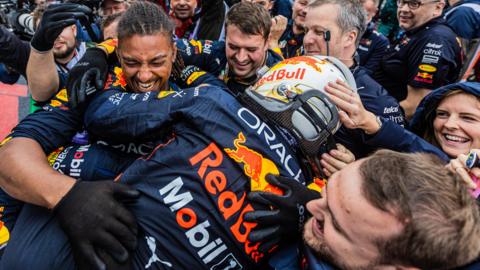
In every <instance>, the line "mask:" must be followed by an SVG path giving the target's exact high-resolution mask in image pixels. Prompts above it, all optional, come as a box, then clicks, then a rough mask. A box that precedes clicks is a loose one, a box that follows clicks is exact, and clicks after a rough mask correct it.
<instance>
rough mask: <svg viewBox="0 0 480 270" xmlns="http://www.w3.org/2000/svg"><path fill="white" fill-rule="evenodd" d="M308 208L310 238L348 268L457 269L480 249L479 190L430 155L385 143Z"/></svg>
mask: <svg viewBox="0 0 480 270" xmlns="http://www.w3.org/2000/svg"><path fill="white" fill-rule="evenodd" d="M426 194H428V196H427V195H426ZM427 197H428V198H427ZM307 209H308V210H309V212H310V213H311V214H312V215H313V218H311V219H310V220H309V221H308V222H307V223H306V225H305V231H304V239H305V242H306V243H307V245H308V246H309V247H310V248H311V249H312V250H313V251H314V253H316V255H317V256H318V257H319V258H321V259H322V260H326V261H329V262H331V263H333V264H335V265H337V266H339V267H340V268H341V269H387V268H388V267H390V269H407V268H408V269H410V268H421V269H452V268H455V267H459V266H462V265H465V264H467V263H469V262H471V261H473V260H474V259H475V258H476V257H477V256H478V254H479V252H480V242H479V239H480V228H479V227H478V222H480V213H479V209H478V207H477V206H476V203H475V201H474V199H473V197H472V196H470V194H469V193H468V191H467V188H466V187H465V186H464V185H463V184H462V183H461V180H460V179H457V177H456V176H455V175H454V174H452V173H450V172H447V169H446V168H445V167H444V166H443V165H442V163H441V162H438V160H437V159H436V158H435V157H433V156H430V155H427V154H402V153H397V152H393V151H387V150H383V151H379V152H377V153H375V154H374V155H372V156H371V157H369V158H367V159H363V160H359V161H357V162H354V163H352V164H351V165H349V166H348V167H346V168H345V169H344V170H342V171H340V172H338V173H336V174H334V175H333V176H332V177H331V178H330V179H329V182H328V186H327V188H326V189H325V190H324V192H323V197H322V198H321V199H317V200H313V201H310V202H309V203H308V204H307Z"/></svg>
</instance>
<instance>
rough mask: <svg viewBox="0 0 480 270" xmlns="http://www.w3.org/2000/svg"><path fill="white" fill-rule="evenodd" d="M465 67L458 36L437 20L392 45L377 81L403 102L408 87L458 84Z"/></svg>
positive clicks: (433, 87) (410, 32) (412, 31)
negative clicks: (458, 78)
mask: <svg viewBox="0 0 480 270" xmlns="http://www.w3.org/2000/svg"><path fill="white" fill-rule="evenodd" d="M461 64H462V61H461V48H460V44H459V41H458V40H457V38H456V35H455V33H454V32H453V31H452V29H450V27H448V26H447V25H446V23H445V20H444V19H442V18H440V17H437V18H434V19H432V20H430V21H429V22H427V23H426V24H424V25H422V26H420V27H418V28H416V29H413V30H410V31H406V32H405V34H404V35H403V37H402V38H400V39H399V40H398V41H397V42H395V43H394V44H392V45H391V46H390V48H389V49H388V50H387V53H386V54H385V55H384V56H383V58H382V61H381V69H380V70H379V71H378V72H376V73H375V74H374V76H373V78H374V79H375V80H376V81H377V82H379V83H380V84H381V85H382V86H383V87H385V88H386V89H387V90H388V92H389V93H390V94H391V95H392V96H393V97H395V98H396V99H397V100H398V101H401V100H404V99H405V98H406V97H407V85H410V86H412V87H416V88H427V89H435V88H438V87H440V86H442V85H445V84H449V83H452V82H454V81H455V80H456V79H457V77H458V73H459V71H460V68H461Z"/></svg>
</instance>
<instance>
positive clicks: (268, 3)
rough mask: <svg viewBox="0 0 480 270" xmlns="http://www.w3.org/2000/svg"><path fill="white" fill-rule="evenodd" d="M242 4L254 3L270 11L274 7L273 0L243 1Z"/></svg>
mask: <svg viewBox="0 0 480 270" xmlns="http://www.w3.org/2000/svg"><path fill="white" fill-rule="evenodd" d="M242 2H253V3H256V4H259V5H260V6H262V7H264V8H265V9H266V10H268V11H270V10H271V9H272V7H273V1H272V0H242Z"/></svg>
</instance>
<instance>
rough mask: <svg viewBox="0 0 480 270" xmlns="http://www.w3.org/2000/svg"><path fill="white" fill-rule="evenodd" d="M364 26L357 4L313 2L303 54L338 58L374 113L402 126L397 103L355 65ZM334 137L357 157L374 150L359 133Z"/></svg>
mask: <svg viewBox="0 0 480 270" xmlns="http://www.w3.org/2000/svg"><path fill="white" fill-rule="evenodd" d="M365 27H366V16H365V11H364V9H363V7H362V5H361V4H360V3H357V2H352V1H348V0H315V1H312V2H310V4H309V5H308V8H307V16H306V18H305V31H306V33H305V38H304V46H305V53H306V54H307V55H331V56H334V57H336V58H338V59H340V61H342V62H343V63H344V64H345V65H346V66H347V67H349V68H350V70H351V71H352V73H353V76H354V78H355V81H356V83H357V89H358V94H359V95H360V97H361V99H362V101H363V103H364V104H365V106H366V107H368V108H369V110H371V111H372V112H373V113H374V114H375V115H378V116H381V117H384V118H388V119H390V120H392V121H394V122H396V123H398V124H400V125H402V124H403V123H404V121H403V115H402V112H401V110H400V107H399V105H398V102H397V101H396V100H395V99H394V98H393V97H391V96H390V95H388V93H387V92H386V90H385V89H384V88H383V87H381V86H380V85H379V84H378V83H376V82H375V81H374V80H373V79H372V78H371V77H370V76H369V75H368V71H367V70H366V69H365V68H364V67H361V66H358V62H356V60H355V58H354V55H355V51H356V48H357V45H358V43H359V41H360V39H361V36H362V33H363V32H364V31H365ZM335 137H336V139H337V140H338V141H339V142H340V143H342V144H343V145H345V146H346V147H347V148H348V149H350V150H351V151H352V152H353V153H354V155H355V156H356V157H357V158H359V157H363V156H366V155H367V154H368V153H369V152H371V151H372V150H373V148H371V147H368V146H365V144H364V142H363V135H362V134H361V132H360V133H358V132H357V131H348V130H345V129H341V130H340V131H339V132H337V134H336V136H335Z"/></svg>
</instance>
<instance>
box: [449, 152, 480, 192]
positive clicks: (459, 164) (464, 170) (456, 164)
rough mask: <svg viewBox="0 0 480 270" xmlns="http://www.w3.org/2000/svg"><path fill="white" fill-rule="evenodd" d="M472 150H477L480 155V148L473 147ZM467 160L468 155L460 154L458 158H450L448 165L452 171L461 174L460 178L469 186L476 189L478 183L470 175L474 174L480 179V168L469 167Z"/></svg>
mask: <svg viewBox="0 0 480 270" xmlns="http://www.w3.org/2000/svg"><path fill="white" fill-rule="evenodd" d="M470 152H475V153H477V155H480V149H472V150H471V151H470ZM466 161H467V155H465V154H460V155H459V156H458V157H457V158H456V159H452V160H450V163H448V164H447V165H446V167H447V169H448V170H449V171H451V172H452V173H455V174H457V175H458V176H460V179H462V180H463V181H464V183H465V184H466V185H467V186H468V188H470V189H475V188H477V184H476V183H475V182H474V181H473V179H472V177H471V176H470V175H473V176H475V177H476V178H479V179H480V168H478V167H473V168H468V167H467V165H466Z"/></svg>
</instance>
